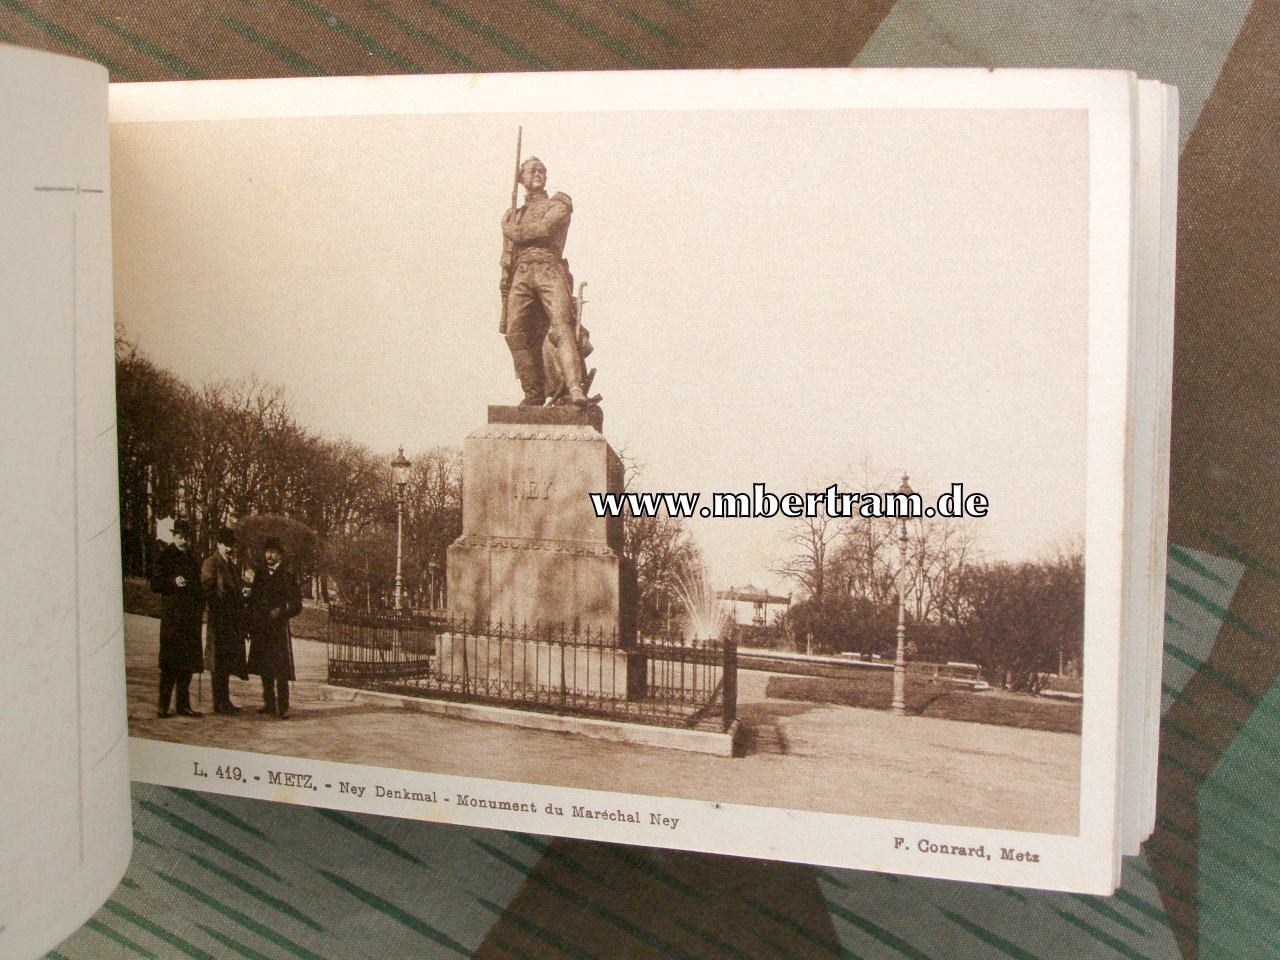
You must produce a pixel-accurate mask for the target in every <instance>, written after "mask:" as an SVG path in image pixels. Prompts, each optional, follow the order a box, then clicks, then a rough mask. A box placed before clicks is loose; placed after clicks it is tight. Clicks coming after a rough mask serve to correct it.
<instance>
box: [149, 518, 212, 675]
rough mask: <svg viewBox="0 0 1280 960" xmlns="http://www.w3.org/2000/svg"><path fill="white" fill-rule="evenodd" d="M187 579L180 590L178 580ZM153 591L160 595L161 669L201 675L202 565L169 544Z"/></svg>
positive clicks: (158, 564)
mask: <svg viewBox="0 0 1280 960" xmlns="http://www.w3.org/2000/svg"><path fill="white" fill-rule="evenodd" d="M178 577H183V578H185V579H186V585H185V586H183V587H179V586H178V585H177V582H176V580H177V578H178ZM151 589H152V590H153V591H155V592H156V593H158V594H160V596H161V600H160V669H161V670H170V671H173V672H176V673H199V672H200V671H201V670H203V669H204V654H203V651H201V649H200V633H201V627H202V621H203V619H204V590H203V588H202V587H201V584H200V564H199V562H198V561H197V560H196V558H195V556H194V555H193V554H191V553H189V552H188V551H186V550H179V549H178V548H177V547H176V546H174V545H173V544H172V543H170V544H167V545H166V546H165V548H164V549H163V550H161V551H160V556H158V557H157V558H156V562H155V565H154V566H153V567H152V569H151Z"/></svg>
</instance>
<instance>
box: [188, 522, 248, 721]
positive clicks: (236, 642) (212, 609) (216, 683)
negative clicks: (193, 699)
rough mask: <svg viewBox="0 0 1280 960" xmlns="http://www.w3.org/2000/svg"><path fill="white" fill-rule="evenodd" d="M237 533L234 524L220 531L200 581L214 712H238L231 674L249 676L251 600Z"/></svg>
mask: <svg viewBox="0 0 1280 960" xmlns="http://www.w3.org/2000/svg"><path fill="white" fill-rule="evenodd" d="M240 579H241V572H240V563H239V560H238V557H237V556H236V535H235V531H234V530H232V529H231V528H230V527H223V528H222V529H221V530H219V531H218V548H217V550H215V551H214V552H213V553H211V554H210V555H209V557H208V559H206V560H205V562H204V566H203V567H201V568H200V583H201V585H202V586H203V587H204V596H205V601H206V602H207V603H208V605H209V634H208V641H207V650H208V652H209V653H210V654H211V656H210V657H209V658H208V659H209V661H210V663H209V670H210V672H211V673H212V674H213V712H214V713H220V714H226V715H231V714H236V713H239V712H240V708H239V707H237V706H236V705H235V704H233V703H232V702H231V677H233V676H236V677H239V678H240V679H241V680H248V679H249V674H248V671H247V670H246V669H245V656H244V642H245V639H246V637H247V636H248V635H249V611H248V601H247V599H246V598H245V596H244V594H243V593H242V589H241V583H240Z"/></svg>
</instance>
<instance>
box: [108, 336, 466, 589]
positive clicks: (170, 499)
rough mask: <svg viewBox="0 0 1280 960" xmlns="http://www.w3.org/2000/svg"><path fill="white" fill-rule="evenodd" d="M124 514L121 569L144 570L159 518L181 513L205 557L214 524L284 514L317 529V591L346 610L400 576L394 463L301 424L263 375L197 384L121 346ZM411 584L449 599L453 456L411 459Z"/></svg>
mask: <svg viewBox="0 0 1280 960" xmlns="http://www.w3.org/2000/svg"><path fill="white" fill-rule="evenodd" d="M116 390H117V410H118V421H117V430H118V436H119V456H120V516H121V525H122V546H123V555H124V563H125V569H126V572H129V573H134V574H140V573H143V572H144V571H145V570H146V569H147V567H148V565H149V563H150V561H151V559H152V552H153V550H154V532H155V522H156V520H157V519H159V518H163V517H172V516H184V517H186V518H188V519H190V520H192V521H193V522H194V523H195V525H196V546H197V549H198V550H201V551H209V550H211V549H212V547H213V541H214V538H215V537H216V535H217V530H218V528H219V527H220V526H223V525H226V524H234V523H235V522H236V521H237V520H239V519H241V518H243V517H245V516H246V515H250V514H255V515H264V514H265V515H270V516H279V517H286V518H288V519H290V520H293V521H297V522H299V523H302V524H305V525H306V526H307V527H309V528H310V529H311V530H312V531H314V533H315V534H316V538H317V540H318V542H319V544H320V551H319V555H318V556H316V557H314V558H312V561H311V564H310V566H311V569H310V570H308V571H304V572H306V573H310V574H312V575H313V580H314V583H315V585H316V587H317V588H318V589H319V590H320V591H321V592H322V593H325V594H327V593H328V587H329V583H330V581H332V582H333V583H334V584H336V586H337V589H338V591H339V593H340V599H342V600H343V601H344V602H353V603H357V602H358V603H362V604H369V605H378V604H381V603H385V602H386V600H387V598H388V597H389V595H390V592H391V590H392V587H393V584H394V578H395V569H394V568H395V524H396V500H395V490H394V487H393V484H392V477H391V470H390V459H391V457H390V455H383V454H375V453H374V452H373V451H371V450H369V449H368V448H366V447H364V446H362V445H360V444H357V443H354V442H352V441H350V440H346V439H336V440H335V439H330V438H326V437H323V436H321V435H319V434H318V433H316V432H315V431H313V430H311V429H309V428H308V427H306V426H305V425H304V424H302V423H301V422H300V421H299V419H298V417H297V416H296V414H295V412H294V410H293V406H292V403H291V402H290V399H289V396H288V394H287V393H286V392H285V390H284V389H283V388H282V387H280V386H279V385H277V384H272V383H269V382H266V381H264V380H262V379H259V378H257V377H252V376H251V377H245V378H241V379H236V380H219V381H214V382H210V383H206V384H204V385H203V386H201V387H198V388H196V387H192V386H190V385H188V384H187V383H185V382H183V381H182V380H181V379H179V378H178V377H176V376H174V375H173V374H172V373H170V372H169V371H167V370H165V369H163V368H162V367H159V366H157V365H156V364H155V363H153V362H152V361H151V360H150V359H148V358H147V357H146V356H145V355H144V354H143V353H142V352H141V351H139V350H138V348H137V347H136V345H134V344H133V343H131V342H130V341H129V340H128V339H127V338H126V337H125V336H124V335H123V332H118V334H117V338H116ZM410 457H411V459H412V461H413V468H412V470H411V471H410V476H409V482H408V484H407V489H406V491H405V498H404V557H405V562H404V577H405V584H406V589H407V590H408V592H409V595H410V597H411V599H412V600H413V601H414V602H415V603H416V604H418V605H422V606H440V605H443V603H444V569H445V550H446V548H447V547H448V545H449V544H450V543H451V542H452V541H453V540H454V539H455V538H456V537H457V536H458V533H459V531H460V529H461V521H462V463H461V456H460V454H459V452H458V451H457V450H456V449H453V448H450V447H436V448H433V449H430V450H425V451H421V452H417V453H415V454H410Z"/></svg>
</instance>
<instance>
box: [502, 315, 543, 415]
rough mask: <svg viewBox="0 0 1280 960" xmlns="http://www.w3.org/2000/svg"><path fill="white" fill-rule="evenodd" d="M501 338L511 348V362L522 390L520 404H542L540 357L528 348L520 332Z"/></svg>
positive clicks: (526, 405)
mask: <svg viewBox="0 0 1280 960" xmlns="http://www.w3.org/2000/svg"><path fill="white" fill-rule="evenodd" d="M503 339H505V340H506V341H507V347H508V348H509V349H510V350H511V362H512V364H513V365H514V366H515V368H516V376H517V377H519V378H520V389H521V390H523V391H524V397H523V399H521V401H520V406H522V407H540V406H542V405H543V404H544V403H546V400H547V389H546V382H545V380H544V378H543V372H542V357H541V356H540V355H539V353H538V352H537V351H535V350H533V349H532V348H530V346H529V344H528V341H527V340H526V339H525V337H524V336H523V335H521V334H513V333H509V334H507V335H506V336H505V337H504V338H503Z"/></svg>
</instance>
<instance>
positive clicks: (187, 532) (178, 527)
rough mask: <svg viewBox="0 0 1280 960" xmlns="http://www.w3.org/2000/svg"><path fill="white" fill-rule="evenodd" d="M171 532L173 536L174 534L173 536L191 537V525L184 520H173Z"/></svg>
mask: <svg viewBox="0 0 1280 960" xmlns="http://www.w3.org/2000/svg"><path fill="white" fill-rule="evenodd" d="M173 532H174V534H175V535H176V534H179V533H180V534H182V535H183V536H184V537H189V536H191V524H190V522H188V521H186V520H175V521H173Z"/></svg>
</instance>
